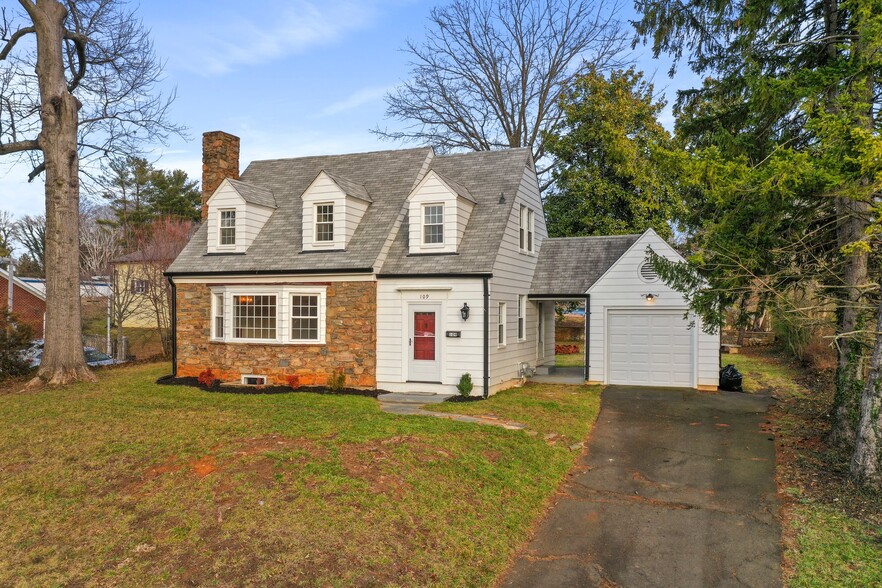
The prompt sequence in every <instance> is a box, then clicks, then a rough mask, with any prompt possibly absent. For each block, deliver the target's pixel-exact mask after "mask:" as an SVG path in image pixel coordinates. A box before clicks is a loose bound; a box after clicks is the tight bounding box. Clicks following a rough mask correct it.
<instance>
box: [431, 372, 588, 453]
mask: <svg viewBox="0 0 882 588" xmlns="http://www.w3.org/2000/svg"><path fill="white" fill-rule="evenodd" d="M431 410H433V411H437V412H451V413H456V414H465V415H470V416H495V417H499V418H502V419H505V420H509V421H516V422H519V423H523V424H525V425H527V427H528V428H529V429H531V430H533V431H536V432H537V433H540V434H541V435H543V436H544V435H548V434H556V435H557V436H560V437H562V438H565V439H566V440H570V441H573V442H576V441H583V440H584V439H585V437H587V436H588V432H589V431H590V430H591V426H592V424H593V423H594V420H595V419H596V418H597V413H598V412H599V411H600V387H599V386H565V385H559V384H539V383H536V382H531V383H529V384H526V385H524V386H522V387H520V388H511V389H509V390H503V391H502V392H497V393H496V394H494V395H493V396H491V397H490V398H488V399H487V400H484V401H482V402H471V403H466V404H460V403H444V404H438V405H432V407H431Z"/></svg>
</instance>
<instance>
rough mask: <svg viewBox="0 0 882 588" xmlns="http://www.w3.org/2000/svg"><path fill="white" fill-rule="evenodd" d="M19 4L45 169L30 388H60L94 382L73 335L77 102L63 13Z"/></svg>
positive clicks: (53, 5) (45, 5) (48, 0)
mask: <svg viewBox="0 0 882 588" xmlns="http://www.w3.org/2000/svg"><path fill="white" fill-rule="evenodd" d="M25 4H27V6H26V9H27V10H28V13H29V15H30V16H31V19H32V21H33V24H34V28H35V30H36V34H37V67H36V71H37V79H38V82H39V86H40V103H41V107H40V119H41V122H42V130H41V131H40V135H39V137H38V139H37V141H38V144H39V146H40V149H41V150H42V152H43V158H44V162H45V166H46V332H45V345H44V351H43V359H42V363H41V365H40V371H39V373H38V375H37V377H36V378H35V379H34V380H33V381H32V384H35V385H36V384H39V383H42V382H48V383H49V384H50V385H60V384H65V383H67V382H70V381H74V380H79V379H89V380H91V379H94V376H93V375H92V373H91V372H90V371H89V368H88V367H87V366H86V361H85V358H84V357H83V343H82V336H81V334H80V330H79V327H80V275H79V269H80V268H79V204H80V187H79V155H78V154H77V126H78V123H79V121H78V111H79V108H80V103H79V101H78V100H77V99H76V98H75V97H74V96H73V95H72V94H71V93H70V91H69V90H68V87H67V81H66V79H65V70H64V61H63V58H62V47H63V44H64V38H63V37H64V20H65V17H66V16H67V9H66V8H65V7H64V5H63V4H61V3H59V2H58V1H57V0H40V1H39V2H37V3H36V4H30V3H25ZM74 326H76V328H75V329H74V328H73V327H74Z"/></svg>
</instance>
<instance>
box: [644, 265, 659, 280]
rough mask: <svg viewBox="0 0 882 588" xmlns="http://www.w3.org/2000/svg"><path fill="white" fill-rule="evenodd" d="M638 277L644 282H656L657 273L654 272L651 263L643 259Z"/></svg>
mask: <svg viewBox="0 0 882 588" xmlns="http://www.w3.org/2000/svg"><path fill="white" fill-rule="evenodd" d="M640 279H641V280H643V281H644V282H657V281H658V274H657V273H655V269H654V268H653V267H652V264H651V263H649V262H648V261H644V262H643V263H642V264H641V265H640Z"/></svg>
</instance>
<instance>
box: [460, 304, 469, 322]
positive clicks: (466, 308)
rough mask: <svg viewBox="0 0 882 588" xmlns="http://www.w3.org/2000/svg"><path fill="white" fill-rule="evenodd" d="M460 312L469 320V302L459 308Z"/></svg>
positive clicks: (463, 317) (464, 318)
mask: <svg viewBox="0 0 882 588" xmlns="http://www.w3.org/2000/svg"><path fill="white" fill-rule="evenodd" d="M459 314H461V315H462V320H464V321H467V320H469V303H468V302H464V303H463V305H462V308H460V309H459Z"/></svg>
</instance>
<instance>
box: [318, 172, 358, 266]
mask: <svg viewBox="0 0 882 588" xmlns="http://www.w3.org/2000/svg"><path fill="white" fill-rule="evenodd" d="M302 200H303V217H302V218H303V243H302V247H303V250H304V251H322V250H335V249H346V247H347V246H348V245H349V241H350V240H351V239H352V236H353V235H354V234H355V230H356V229H357V228H358V223H360V222H361V219H362V217H363V216H364V213H365V211H367V209H368V206H370V202H368V201H367V200H364V199H363V198H357V197H352V196H350V195H348V194H347V193H346V192H345V191H344V190H343V189H342V188H341V187H340V186H339V185H338V184H337V182H335V181H334V179H333V178H332V177H331V176H330V175H328V174H327V173H326V172H324V171H322V172H319V174H318V176H316V178H315V180H313V181H312V183H311V184H310V185H309V187H308V188H306V190H305V191H304V192H303V196H302ZM329 230H330V233H329V232H328V231H329ZM329 236H330V237H331V238H328V237H329Z"/></svg>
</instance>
